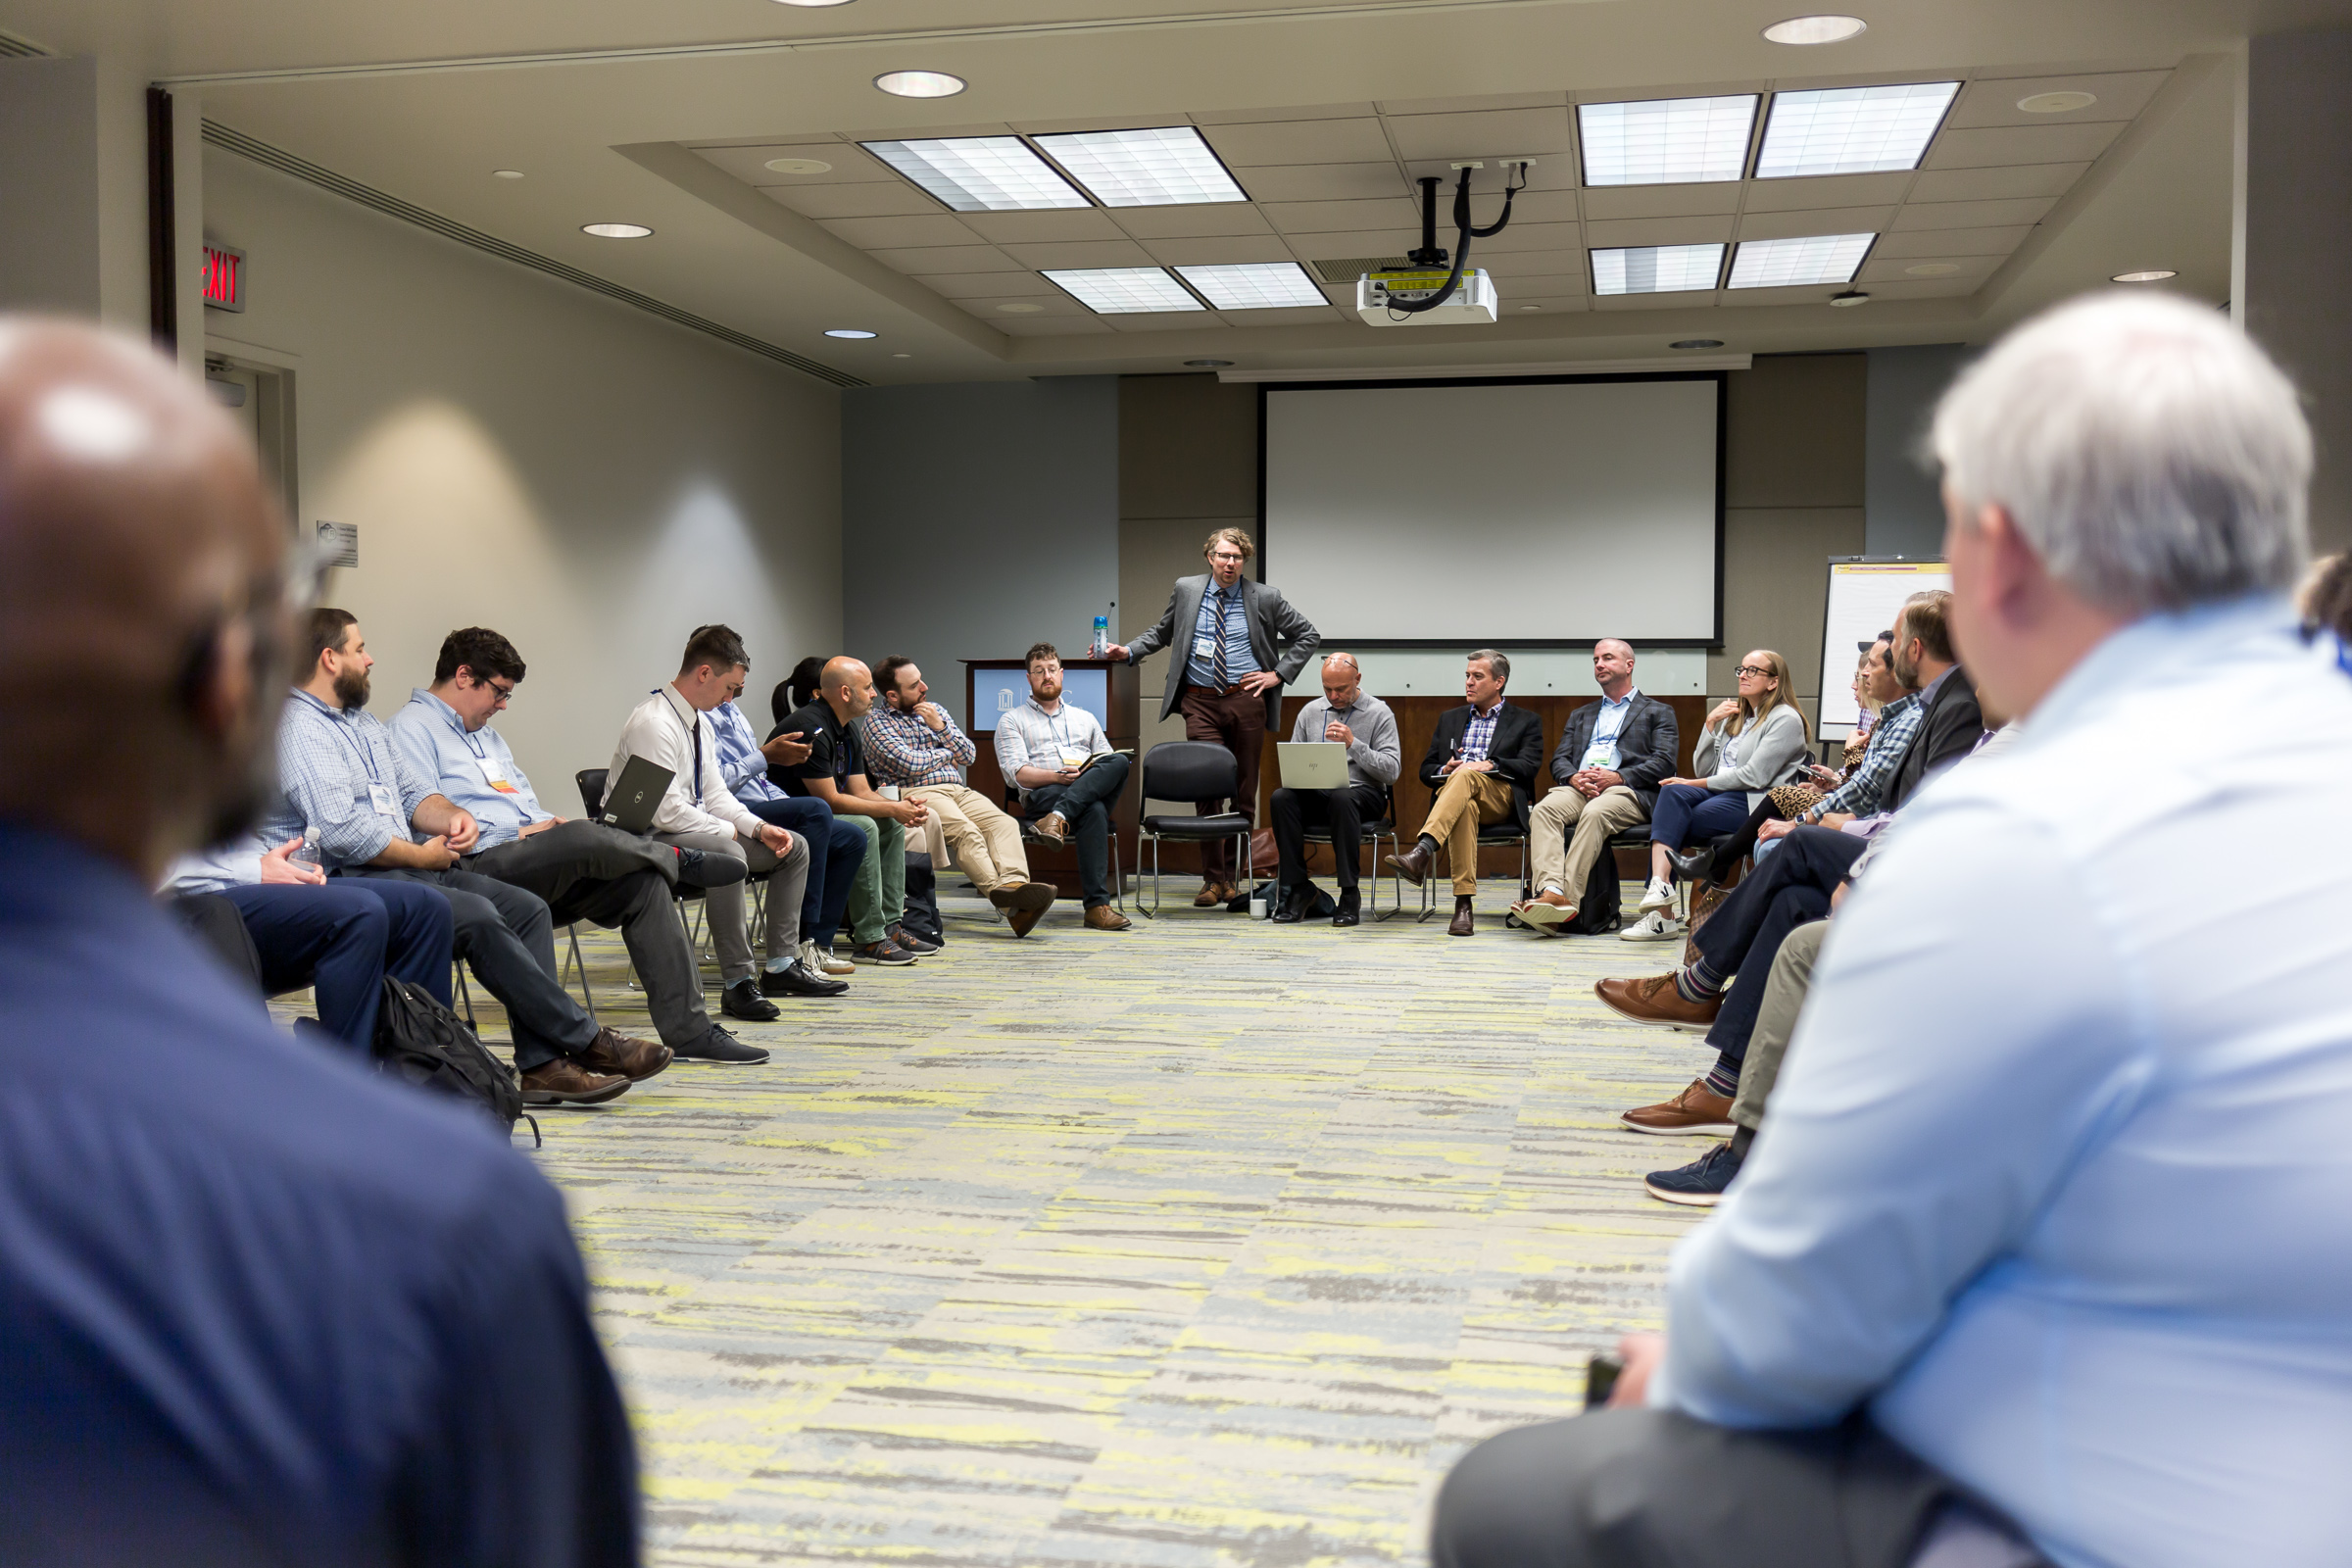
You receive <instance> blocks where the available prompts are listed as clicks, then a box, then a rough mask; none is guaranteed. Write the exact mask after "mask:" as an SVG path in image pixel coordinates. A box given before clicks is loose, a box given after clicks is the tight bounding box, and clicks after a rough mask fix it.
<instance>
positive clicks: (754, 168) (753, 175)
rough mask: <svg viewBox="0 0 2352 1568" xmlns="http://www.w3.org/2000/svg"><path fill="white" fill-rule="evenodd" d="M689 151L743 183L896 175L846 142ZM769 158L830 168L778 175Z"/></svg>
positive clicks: (851, 180)
mask: <svg viewBox="0 0 2352 1568" xmlns="http://www.w3.org/2000/svg"><path fill="white" fill-rule="evenodd" d="M693 151H694V152H695V153H696V154H698V155H699V156H701V157H702V158H703V159H704V160H706V161H707V162H709V163H711V164H715V165H716V166H718V167H719V168H720V169H723V170H725V171H726V172H728V173H730V174H733V175H734V176H735V177H736V178H737V179H740V180H742V181H743V182H744V183H745V184H747V185H815V184H826V185H837V184H847V183H854V182H856V181H858V180H872V179H897V178H898V177H899V176H898V173H897V172H896V171H895V170H893V169H892V168H891V167H890V166H889V165H888V164H886V163H884V162H882V160H880V159H879V158H876V157H874V156H873V155H872V154H871V153H869V152H867V151H866V150H865V149H864V148H862V147H860V146H858V144H857V143H856V142H850V141H816V142H811V141H793V142H771V143H766V144H763V145H760V146H756V147H697V148H694V149H693ZM771 158H813V159H815V160H816V161H817V162H819V163H824V164H831V165H832V166H833V167H832V169H831V170H829V171H827V172H824V173H822V174H779V173H776V172H773V171H771V170H769V169H768V168H767V161H768V160H769V159H771Z"/></svg>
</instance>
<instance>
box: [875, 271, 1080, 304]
mask: <svg viewBox="0 0 2352 1568" xmlns="http://www.w3.org/2000/svg"><path fill="white" fill-rule="evenodd" d="M914 280H915V281H916V282H917V283H920V284H922V285H923V287H925V288H927V289H929V290H931V291H932V292H933V293H935V294H938V295H940V296H941V297H942V298H945V299H951V300H1005V299H1019V298H1022V297H1024V296H1036V295H1051V296H1053V297H1054V298H1055V299H1067V298H1069V296H1068V295H1066V294H1064V293H1062V291H1061V290H1059V289H1057V288H1055V287H1054V285H1053V284H1051V283H1049V282H1047V281H1046V280H1045V279H1044V278H1042V277H1040V276H1038V275H1037V274H1036V273H1035V272H950V273H945V274H942V275H936V276H925V275H923V274H920V273H918V274H916V276H915V279H914Z"/></svg>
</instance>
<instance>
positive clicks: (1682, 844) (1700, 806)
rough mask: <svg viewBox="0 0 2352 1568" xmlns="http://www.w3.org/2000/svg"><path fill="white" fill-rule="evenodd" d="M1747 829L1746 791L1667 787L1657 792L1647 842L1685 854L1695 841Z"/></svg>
mask: <svg viewBox="0 0 2352 1568" xmlns="http://www.w3.org/2000/svg"><path fill="white" fill-rule="evenodd" d="M1746 825H1747V792H1746V791H1745V790H1711V789H1708V788H1706V787H1705V786H1704V785H1700V784H1669V785H1667V786H1666V787H1665V788H1664V789H1662V790H1660V791H1658V804H1657V809H1655V810H1653V811H1651V812H1650V813H1649V841H1650V842H1651V843H1652V844H1663V845H1665V846H1666V847H1667V848H1668V849H1670V850H1686V849H1689V848H1690V847H1691V841H1692V840H1694V839H1716V838H1721V837H1723V835H1724V834H1726V833H1737V832H1739V831H1740V829H1741V828H1742V827H1745V826H1746Z"/></svg>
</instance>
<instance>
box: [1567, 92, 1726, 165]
mask: <svg viewBox="0 0 2352 1568" xmlns="http://www.w3.org/2000/svg"><path fill="white" fill-rule="evenodd" d="M1576 120H1577V128H1578V129H1579V131H1580V132H1581V133H1582V136H1581V139H1582V140H1583V142H1584V144H1585V183H1586V184H1588V185H1690V184H1698V183H1701V182H1703V181H1709V180H1731V179H1738V178H1739V177H1740V169H1741V168H1742V167H1743V166H1744V165H1745V164H1746V162H1747V133H1748V129H1749V127H1750V126H1752V125H1754V124H1755V123H1756V95H1755V94H1754V93H1736V94H1733V95H1732V96H1730V97H1724V98H1653V99H1650V100H1648V101H1647V102H1644V103H1632V104H1579V105H1577V109H1576Z"/></svg>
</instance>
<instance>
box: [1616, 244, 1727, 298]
mask: <svg viewBox="0 0 2352 1568" xmlns="http://www.w3.org/2000/svg"><path fill="white" fill-rule="evenodd" d="M1723 251H1724V248H1723V247H1722V246H1721V245H1627V246H1622V247H1619V248H1617V249H1613V250H1603V251H1594V252H1593V293H1595V294H1682V293H1688V292H1691V291H1693V290H1697V289H1711V288H1713V287H1714V286H1715V279H1716V278H1718V277H1720V276H1721V275H1722V274H1723Z"/></svg>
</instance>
